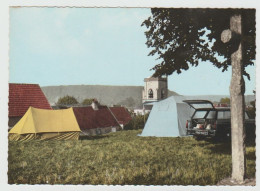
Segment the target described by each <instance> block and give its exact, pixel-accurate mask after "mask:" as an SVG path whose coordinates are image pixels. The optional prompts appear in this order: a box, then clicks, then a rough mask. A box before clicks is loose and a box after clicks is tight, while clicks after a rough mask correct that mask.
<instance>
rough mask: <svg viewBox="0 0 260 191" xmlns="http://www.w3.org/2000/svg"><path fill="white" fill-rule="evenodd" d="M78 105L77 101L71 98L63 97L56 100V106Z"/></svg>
mask: <svg viewBox="0 0 260 191" xmlns="http://www.w3.org/2000/svg"><path fill="white" fill-rule="evenodd" d="M73 104H78V101H77V100H76V98H74V97H73V96H69V95H67V96H64V97H62V98H59V99H58V102H57V105H73Z"/></svg>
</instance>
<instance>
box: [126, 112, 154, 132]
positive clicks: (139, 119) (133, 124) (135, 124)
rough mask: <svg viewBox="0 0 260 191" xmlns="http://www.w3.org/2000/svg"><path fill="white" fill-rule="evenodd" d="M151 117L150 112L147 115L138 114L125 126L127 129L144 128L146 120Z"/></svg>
mask: <svg viewBox="0 0 260 191" xmlns="http://www.w3.org/2000/svg"><path fill="white" fill-rule="evenodd" d="M148 117H149V113H147V114H145V115H139V114H138V115H136V116H134V117H133V118H132V120H131V121H130V122H129V123H128V124H127V125H126V126H125V127H124V129H125V130H133V129H143V128H144V125H145V122H146V121H147V119H148Z"/></svg>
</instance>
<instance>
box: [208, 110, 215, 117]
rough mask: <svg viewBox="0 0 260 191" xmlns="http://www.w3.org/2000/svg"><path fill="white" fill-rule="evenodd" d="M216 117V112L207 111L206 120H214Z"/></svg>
mask: <svg viewBox="0 0 260 191" xmlns="http://www.w3.org/2000/svg"><path fill="white" fill-rule="evenodd" d="M215 116H216V111H209V114H208V116H207V119H214V118H215Z"/></svg>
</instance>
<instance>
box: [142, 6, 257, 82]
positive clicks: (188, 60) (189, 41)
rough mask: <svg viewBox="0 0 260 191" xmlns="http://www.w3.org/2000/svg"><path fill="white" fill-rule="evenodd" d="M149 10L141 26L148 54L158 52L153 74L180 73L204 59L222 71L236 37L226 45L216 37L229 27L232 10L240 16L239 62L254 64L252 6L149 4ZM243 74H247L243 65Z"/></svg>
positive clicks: (229, 63)
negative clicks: (145, 28)
mask: <svg viewBox="0 0 260 191" xmlns="http://www.w3.org/2000/svg"><path fill="white" fill-rule="evenodd" d="M151 13H152V15H151V16H150V17H149V18H148V19H146V20H145V21H144V22H143V23H142V26H146V27H147V29H148V30H147V31H146V32H145V35H146V38H147V42H146V45H147V46H148V47H149V48H151V52H150V53H149V56H154V55H156V56H158V60H159V62H160V63H158V64H157V65H156V66H155V67H154V68H153V70H155V73H154V76H161V75H164V74H167V75H170V74H172V73H173V72H177V73H181V72H182V71H183V70H188V69H189V67H190V66H197V65H198V64H199V63H200V62H201V61H206V60H208V61H210V62H211V63H212V64H213V65H215V66H216V67H218V68H222V71H226V70H227V68H228V66H229V65H231V57H230V55H231V53H233V51H234V44H236V46H237V45H238V44H239V43H238V42H239V39H238V40H237V41H235V42H233V43H230V44H228V45H226V44H224V43H223V42H222V41H221V40H220V37H221V33H222V31H223V30H225V29H229V27H230V17H231V16H233V15H235V14H241V16H242V25H243V26H242V29H243V31H242V35H243V36H242V39H241V40H242V42H243V50H244V51H243V53H242V54H243V66H244V67H246V66H248V65H253V64H254V62H253V60H255V48H256V44H255V36H256V34H255V31H256V29H255V9H187V8H180V9H172V8H153V9H151ZM236 48H237V47H236ZM217 56H223V57H224V58H225V59H221V60H219V59H217ZM243 74H244V75H246V76H247V77H248V78H250V76H249V75H248V74H247V73H246V71H245V68H244V70H243Z"/></svg>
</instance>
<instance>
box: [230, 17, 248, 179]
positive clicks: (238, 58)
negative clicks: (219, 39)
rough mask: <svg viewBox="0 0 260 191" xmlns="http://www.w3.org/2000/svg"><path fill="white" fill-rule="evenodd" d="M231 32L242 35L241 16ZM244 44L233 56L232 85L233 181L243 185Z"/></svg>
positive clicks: (244, 168)
mask: <svg viewBox="0 0 260 191" xmlns="http://www.w3.org/2000/svg"><path fill="white" fill-rule="evenodd" d="M230 30H231V31H232V32H234V33H237V34H240V35H241V32H242V26H241V15H234V16H232V17H231V18H230ZM242 50H243V47H242V44H241V42H240V44H239V48H238V50H237V51H235V52H234V53H233V54H232V55H231V65H232V79H231V84H230V101H231V136H232V180H233V181H235V182H237V183H242V182H244V180H245V175H246V160H245V129H244V119H245V108H244V107H245V100H244V93H245V82H244V79H243V74H242V71H243V70H242V69H243V61H242Z"/></svg>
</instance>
